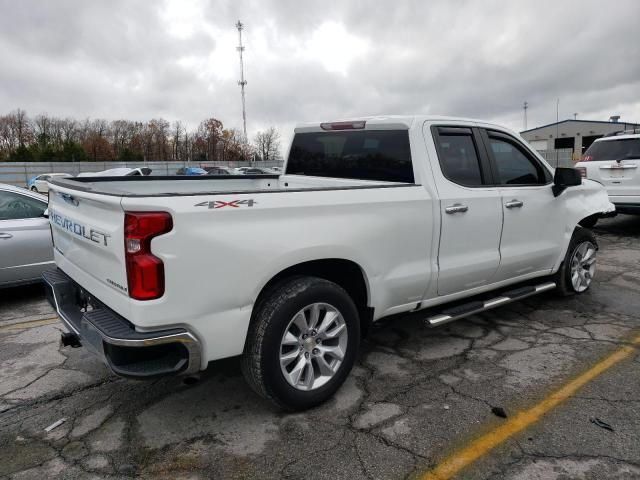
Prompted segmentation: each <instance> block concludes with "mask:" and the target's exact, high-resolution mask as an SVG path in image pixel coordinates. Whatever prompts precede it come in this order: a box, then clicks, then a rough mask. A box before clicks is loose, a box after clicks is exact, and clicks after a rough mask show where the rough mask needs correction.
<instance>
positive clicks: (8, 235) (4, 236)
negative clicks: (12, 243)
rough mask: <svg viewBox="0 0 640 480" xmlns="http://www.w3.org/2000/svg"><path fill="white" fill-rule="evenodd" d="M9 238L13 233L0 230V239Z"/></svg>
mask: <svg viewBox="0 0 640 480" xmlns="http://www.w3.org/2000/svg"><path fill="white" fill-rule="evenodd" d="M9 238H13V235H11V234H10V233H5V232H0V239H3V240H7V239H9Z"/></svg>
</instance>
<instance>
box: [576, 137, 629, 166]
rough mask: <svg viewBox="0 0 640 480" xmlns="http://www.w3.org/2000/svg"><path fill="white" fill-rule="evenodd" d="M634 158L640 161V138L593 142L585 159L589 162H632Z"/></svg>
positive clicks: (585, 154)
mask: <svg viewBox="0 0 640 480" xmlns="http://www.w3.org/2000/svg"><path fill="white" fill-rule="evenodd" d="M633 158H637V159H640V138H621V139H620V140H603V141H600V142H593V143H592V144H591V146H590V147H589V148H588V149H587V151H586V152H585V153H584V159H585V160H589V161H598V160H630V159H633Z"/></svg>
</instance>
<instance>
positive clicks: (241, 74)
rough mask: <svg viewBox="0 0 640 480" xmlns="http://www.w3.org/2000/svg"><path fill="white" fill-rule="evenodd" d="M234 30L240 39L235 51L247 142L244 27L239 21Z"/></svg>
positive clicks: (243, 125) (243, 124)
mask: <svg viewBox="0 0 640 480" xmlns="http://www.w3.org/2000/svg"><path fill="white" fill-rule="evenodd" d="M236 28H237V29H238V38H239V39H240V45H238V46H237V47H236V50H237V51H238V52H239V53H240V81H239V82H238V85H240V94H241V96H242V133H243V134H244V140H245V142H246V141H247V112H246V110H245V106H244V86H245V85H246V84H247V81H246V80H245V79H244V61H243V60H242V52H244V47H243V46H242V29H243V28H244V25H243V24H242V22H241V21H240V20H238V23H236Z"/></svg>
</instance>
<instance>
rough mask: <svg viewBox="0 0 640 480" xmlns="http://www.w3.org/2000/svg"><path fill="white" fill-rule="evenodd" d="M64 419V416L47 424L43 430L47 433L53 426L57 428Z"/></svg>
mask: <svg viewBox="0 0 640 480" xmlns="http://www.w3.org/2000/svg"><path fill="white" fill-rule="evenodd" d="M66 421H67V419H66V418H61V419H60V420H58V421H57V422H53V423H52V424H51V425H49V426H48V427H47V428H45V429H44V431H45V432H47V433H49V432H50V431H51V430H53V429H54V428H58V427H59V426H60V425H62V424H63V423H64V422H66Z"/></svg>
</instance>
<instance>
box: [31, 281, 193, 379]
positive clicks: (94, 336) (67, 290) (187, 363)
mask: <svg viewBox="0 0 640 480" xmlns="http://www.w3.org/2000/svg"><path fill="white" fill-rule="evenodd" d="M42 278H43V279H44V282H45V286H46V295H47V300H48V301H49V303H50V304H51V306H52V307H53V308H55V309H56V311H57V313H58V315H59V317H60V319H61V320H62V323H63V324H64V325H65V327H66V328H67V329H68V330H69V331H70V332H72V333H74V334H75V335H77V336H78V337H79V340H80V341H81V342H82V344H83V345H84V346H86V347H87V348H88V349H89V350H91V351H92V352H93V353H94V354H96V355H97V356H98V357H100V358H101V359H102V360H103V361H104V362H105V363H106V364H107V365H108V366H109V368H111V370H112V371H113V372H114V373H115V374H117V375H120V376H123V377H129V378H152V377H157V376H162V375H172V374H173V375H175V374H191V373H195V372H197V371H198V370H200V365H201V359H202V352H201V345H200V342H199V341H198V339H197V338H196V336H195V335H193V334H192V333H191V332H189V331H188V330H186V329H184V328H171V329H165V330H157V331H153V332H137V331H136V330H135V327H134V326H133V325H132V324H131V323H130V322H129V321H127V320H126V319H125V318H123V317H121V316H120V315H118V314H117V313H115V312H114V311H112V310H110V309H109V308H108V307H106V306H105V305H104V304H102V303H101V302H100V301H99V300H98V299H96V298H95V297H93V296H92V295H91V294H90V293H89V292H87V291H85V290H84V289H83V288H82V287H80V285H78V284H77V283H75V282H74V281H73V280H72V279H71V278H70V277H69V276H67V275H66V274H65V273H64V272H63V271H62V270H60V269H58V268H57V269H55V270H49V271H46V272H44V273H43V274H42Z"/></svg>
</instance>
